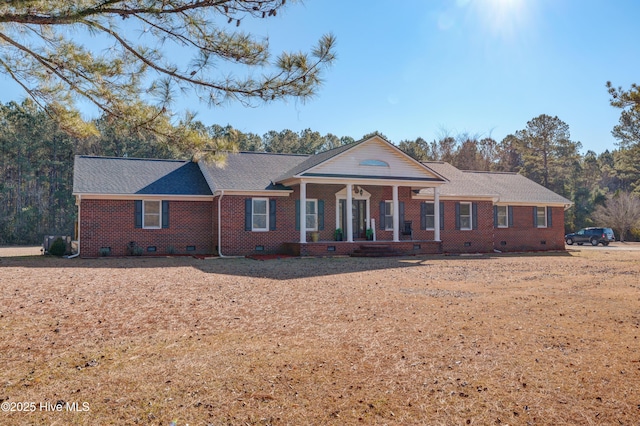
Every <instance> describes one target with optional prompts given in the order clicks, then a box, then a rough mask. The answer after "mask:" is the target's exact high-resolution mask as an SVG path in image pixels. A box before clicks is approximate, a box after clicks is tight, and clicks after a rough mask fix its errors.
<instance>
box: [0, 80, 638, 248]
mask: <svg viewBox="0 0 640 426" xmlns="http://www.w3.org/2000/svg"><path fill="white" fill-rule="evenodd" d="M617 90H619V91H620V93H619V94H617V96H622V94H623V93H626V92H624V91H622V90H621V89H612V88H610V91H614V92H615V91H617ZM632 90H634V89H633V88H632ZM635 90H637V89H635ZM616 93H617V92H616ZM615 99H616V97H615V96H614V93H612V104H613V100H615ZM625 105H626V106H623V105H621V106H620V107H621V108H622V107H624V108H626V109H624V110H623V112H627V114H623V116H622V117H621V123H620V124H619V125H618V126H616V128H615V129H614V132H613V134H614V135H616V132H617V133H618V134H619V135H622V136H621V137H623V138H624V139H620V138H619V140H620V141H621V142H620V143H619V144H618V148H617V149H614V150H611V151H609V150H607V151H604V152H601V153H595V152H594V151H587V152H586V153H585V154H581V153H580V149H581V148H582V145H581V144H580V142H578V141H573V140H571V135H570V131H569V126H568V124H566V123H565V122H563V121H562V120H561V119H559V118H558V117H551V116H548V115H545V114H542V115H540V116H538V117H535V118H533V119H531V120H530V121H529V122H527V123H526V126H525V127H524V128H523V129H521V130H517V131H515V132H514V133H512V134H510V135H508V136H506V137H505V138H504V139H503V140H501V141H496V140H494V139H492V138H490V137H484V138H481V137H477V136H472V135H468V134H462V135H445V136H442V137H440V138H438V139H434V140H432V141H429V142H428V141H427V140H425V139H423V138H420V137H419V138H417V139H415V140H402V141H399V142H398V143H397V146H398V147H399V148H400V149H401V150H403V151H404V152H406V153H407V154H408V155H410V156H411V157H413V158H415V159H416V160H418V161H446V162H449V163H451V164H452V165H453V166H455V167H457V168H459V169H463V170H484V171H496V172H515V173H520V174H522V175H524V176H526V177H528V178H529V179H532V180H533V181H535V182H537V183H539V184H541V185H543V186H545V187H547V188H549V189H550V190H552V191H554V192H556V193H558V194H560V195H562V196H564V197H566V198H568V199H570V200H572V201H573V203H574V205H573V207H571V208H570V209H569V210H568V211H567V214H566V216H565V228H566V230H567V231H570V230H575V229H577V228H580V227H585V226H595V225H600V226H611V227H614V229H615V230H616V233H617V234H618V237H620V236H622V237H624V238H626V239H640V230H639V228H640V223H639V221H640V202H638V198H637V195H638V194H640V132H638V131H637V130H638V128H639V127H637V123H638V122H640V121H639V120H637V117H636V115H638V114H640V113H637V112H634V111H635V110H633V108H634V107H633V106H632V107H631V108H629V105H627V104H625ZM632 105H633V104H632ZM628 111H631V112H628ZM634 114H635V115H634ZM634 119H635V121H634ZM92 124H93V125H94V126H95V127H96V128H97V129H98V130H99V132H98V133H97V134H94V135H89V136H79V135H72V134H69V132H67V131H65V129H63V128H61V126H60V125H59V124H58V122H57V121H56V120H54V119H52V118H51V116H50V115H49V114H47V111H46V110H43V109H42V108H40V107H39V106H38V105H37V104H35V103H34V102H33V101H31V100H29V99H27V100H25V101H23V102H22V103H17V102H8V103H7V104H4V105H0V177H1V179H0V244H5V245H6V244H34V243H40V242H41V241H42V238H43V236H44V235H53V234H63V235H73V229H74V222H75V219H76V206H75V200H74V199H73V197H72V195H71V191H72V185H73V158H74V155H100V156H114V157H137V158H181V159H194V160H198V159H199V158H201V157H202V156H203V155H207V158H212V159H214V160H217V161H220V162H223V161H224V158H225V156H226V155H228V153H230V152H231V153H232V152H235V151H237V150H240V151H260V152H277V153H302V154H315V153H318V152H322V151H325V150H328V149H332V148H336V147H339V146H341V145H344V144H348V143H351V142H354V141H355V139H354V138H353V137H351V136H341V137H339V136H336V135H333V134H330V133H329V134H326V135H322V134H320V133H319V132H317V131H313V130H311V129H305V130H303V131H301V132H294V131H292V130H288V129H285V130H282V131H275V130H271V131H269V132H267V133H265V134H263V135H262V136H260V135H258V134H255V133H243V132H241V131H238V130H236V129H234V128H233V127H232V126H231V125H227V126H221V125H217V124H214V125H211V126H205V125H204V124H202V123H200V122H198V121H195V120H194V121H191V122H190V123H189V131H190V132H195V133H197V134H199V135H200V136H199V138H202V137H204V138H207V139H209V140H211V141H215V142H214V143H212V144H211V145H210V146H213V147H215V149H216V151H215V152H203V149H202V146H201V145H193V144H189V143H188V142H186V143H185V142H184V140H188V138H185V139H183V140H182V141H181V142H180V143H175V142H173V143H172V142H169V141H167V139H166V138H164V137H160V136H158V134H157V133H156V132H152V131H149V130H148V129H144V128H139V127H129V126H127V125H123V124H122V123H119V122H115V121H113V120H112V119H111V118H109V117H108V116H103V117H102V118H99V119H97V120H94V121H93V123H92ZM634 132H635V133H634ZM376 134H377V135H380V136H382V137H385V135H384V134H382V133H380V132H378V131H375V132H373V133H369V134H367V135H363V136H362V138H367V137H369V136H372V135H376ZM359 139H360V138H359ZM385 139H387V140H388V138H386V137H385ZM390 142H393V141H390ZM204 151H207V149H206V148H205V149H204Z"/></svg>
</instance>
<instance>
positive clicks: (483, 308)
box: [0, 248, 640, 425]
mask: <svg viewBox="0 0 640 426" xmlns="http://www.w3.org/2000/svg"><path fill="white" fill-rule="evenodd" d="M639 336H640V251H635V252H633V251H629V252H625V251H621V252H614V251H611V250H608V249H606V248H599V249H597V250H583V251H580V252H578V251H576V252H570V253H554V254H541V255H504V256H502V255H500V256H480V257H435V256H434V257H427V258H390V259H351V258H333V259H297V258H289V259H280V260H272V261H266V262H259V261H254V260H248V259H223V260H221V259H214V260H197V259H191V258H175V259H163V258H148V259H147V258H133V259H94V260H80V259H72V260H66V259H53V258H48V257H42V256H40V257H35V258H2V259H0V365H1V368H0V400H2V407H3V410H6V409H9V410H23V411H19V412H16V411H13V412H6V411H5V412H2V413H0V424H12V425H14V424H15V425H18V424H57V425H67V424H87V425H98V424H118V425H119V424H143V425H149V424H152V425H154V424H155V425H160V424H162V425H169V424H170V423H171V422H172V421H173V422H175V424H177V425H185V424H190V425H203V424H213V425H227V424H230V425H270V424H273V425H307V424H309V425H325V424H329V425H352V424H367V425H368V424H380V425H382V424H388V425H401V424H402V425H405V424H428V425H464V424H471V425H490V424H501V425H507V424H508V425H528V424H531V425H547V424H553V425H576V424H584V425H613V424H615V425H618V424H622V425H638V424H640V339H639ZM58 401H60V402H61V405H60V406H59V407H60V409H62V411H55V404H56V403H57V402H58ZM72 409H77V410H78V411H75V412H74V411H71V410H72ZM24 410H26V411H27V412H25V411H24ZM83 410H84V411H83Z"/></svg>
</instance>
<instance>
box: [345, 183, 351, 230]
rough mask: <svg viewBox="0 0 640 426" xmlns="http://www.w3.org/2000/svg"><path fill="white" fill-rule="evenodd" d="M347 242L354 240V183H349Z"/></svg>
mask: <svg viewBox="0 0 640 426" xmlns="http://www.w3.org/2000/svg"><path fill="white" fill-rule="evenodd" d="M346 209H347V230H346V232H347V242H349V243H352V242H353V184H351V183H348V184H347V207H346Z"/></svg>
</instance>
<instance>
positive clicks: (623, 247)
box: [565, 241, 640, 251]
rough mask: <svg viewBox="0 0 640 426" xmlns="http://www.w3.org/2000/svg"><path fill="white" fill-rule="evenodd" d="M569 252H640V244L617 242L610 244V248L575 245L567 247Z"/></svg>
mask: <svg viewBox="0 0 640 426" xmlns="http://www.w3.org/2000/svg"><path fill="white" fill-rule="evenodd" d="M565 248H566V249H567V250H576V251H582V250H613V251H640V243H639V242H624V243H621V242H620V241H616V242H614V243H610V244H609V245H608V246H606V247H605V246H603V245H602V244H600V245H598V246H595V247H594V246H592V245H591V244H588V243H587V244H583V245H581V246H579V245H577V244H573V245H570V246H569V245H565Z"/></svg>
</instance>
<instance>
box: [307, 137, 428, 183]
mask: <svg viewBox="0 0 640 426" xmlns="http://www.w3.org/2000/svg"><path fill="white" fill-rule="evenodd" d="M364 160H381V161H384V162H386V163H388V164H389V167H382V166H361V165H360V162H362V161H364ZM309 172H310V173H322V174H339V175H340V174H349V175H357V176H394V177H412V178H423V179H425V178H427V179H429V178H436V176H435V175H433V174H432V173H430V172H429V171H428V170H426V169H425V168H423V167H422V166H420V165H419V164H416V163H415V162H414V161H413V160H412V159H411V158H409V157H405V156H404V155H403V154H402V153H399V152H397V151H395V150H394V149H393V148H391V147H388V146H385V144H383V143H380V142H375V141H370V142H367V143H364V144H362V145H360V146H357V147H355V148H354V149H352V150H349V151H347V152H345V153H344V154H342V155H339V156H337V157H336V158H332V159H331V160H329V161H327V162H325V163H323V164H320V165H319V166H317V167H315V168H313V169H311V170H309Z"/></svg>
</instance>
